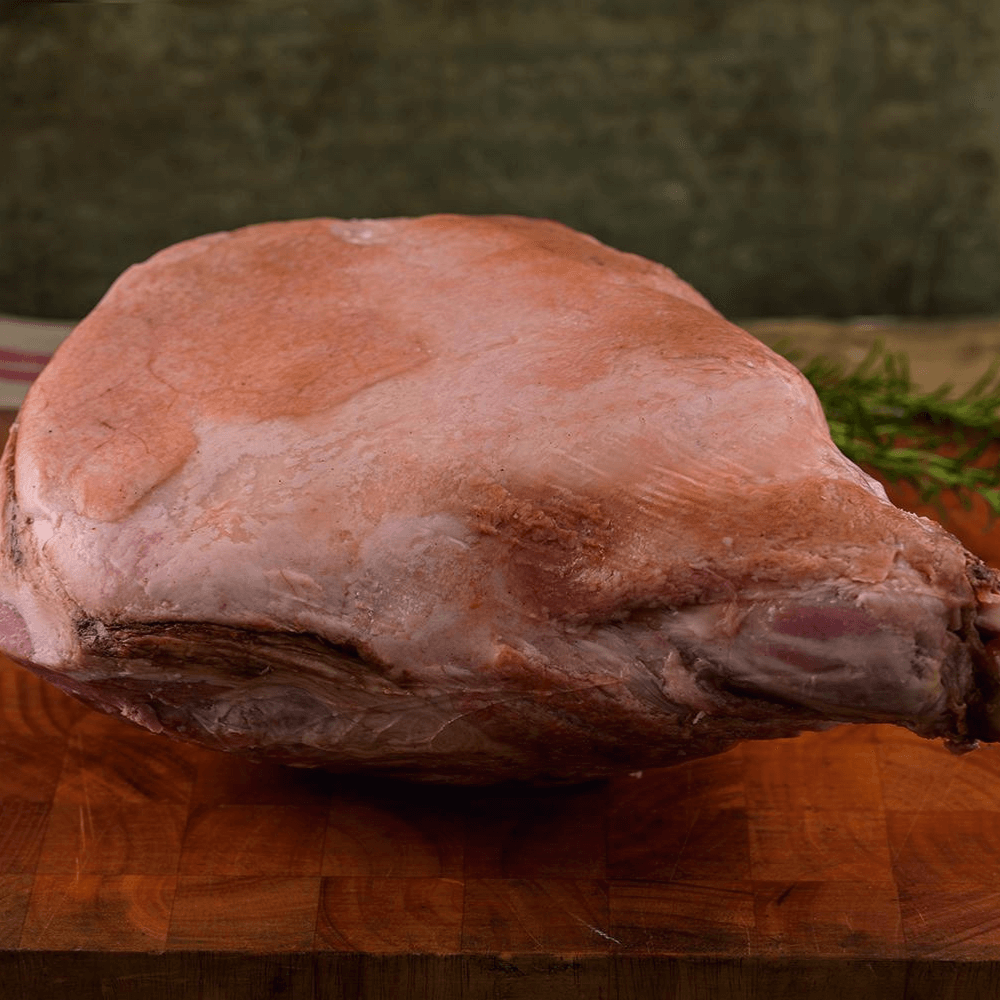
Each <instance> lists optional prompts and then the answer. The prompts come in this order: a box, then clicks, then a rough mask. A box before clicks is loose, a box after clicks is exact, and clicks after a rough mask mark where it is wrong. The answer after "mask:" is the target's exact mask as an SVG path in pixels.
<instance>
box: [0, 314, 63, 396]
mask: <svg viewBox="0 0 1000 1000" xmlns="http://www.w3.org/2000/svg"><path fill="white" fill-rule="evenodd" d="M74 326H75V323H73V322H72V321H71V320H44V319H22V318H20V317H18V316H4V315H0V409H3V410H16V409H18V408H19V407H20V405H21V403H23V402H24V397H25V394H26V393H27V391H28V386H30V385H31V383H32V382H33V381H34V380H35V378H36V377H37V376H38V373H39V372H40V371H41V370H42V369H43V368H44V367H45V365H46V362H48V360H49V358H50V357H51V356H52V352H53V351H54V350H55V349H56V348H57V347H58V346H59V345H60V344H61V343H62V342H63V341H64V340H65V339H66V338H67V337H68V336H69V333H70V331H71V330H72V329H73V327H74Z"/></svg>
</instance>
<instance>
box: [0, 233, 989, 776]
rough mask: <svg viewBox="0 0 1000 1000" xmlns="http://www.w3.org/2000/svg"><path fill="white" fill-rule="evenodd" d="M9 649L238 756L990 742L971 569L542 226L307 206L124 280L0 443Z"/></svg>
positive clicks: (595, 763) (532, 771) (612, 765)
mask: <svg viewBox="0 0 1000 1000" xmlns="http://www.w3.org/2000/svg"><path fill="white" fill-rule="evenodd" d="M3 465H4V474H3V487H2V488H3V491H4V495H3V503H2V510H3V519H4V524H3V529H4V530H3V539H4V543H3V550H2V552H0V559H2V561H3V566H2V573H0V576H2V582H0V644H2V646H3V648H4V649H5V650H6V651H7V652H8V654H9V655H11V656H13V657H14V658H15V659H17V660H18V661H19V662H21V663H22V664H24V665H25V666H27V667H29V668H30V669H32V670H35V671H36V672H37V673H39V674H41V675H42V676H43V677H45V678H47V679H48V680H50V681H52V682H53V683H55V684H57V685H59V686H60V687H61V688H63V689H64V690H66V691H69V692H70V693H72V694H74V695H75V696H77V697H79V698H81V699H83V700H84V701H86V702H88V703H90V704H92V705H94V706H96V707H98V708H100V709H102V710H105V711H109V712H115V713H119V714H121V715H122V716H123V717H125V718H127V719H130V720H132V721H133V722H136V723H138V724H140V725H143V726H145V727H147V728H148V729H151V730H153V731H154V732H163V733H166V734H167V735H171V736H175V737H178V738H181V739H188V740H192V741H195V742H199V743H202V744H205V745H208V746H212V747H216V748H219V749H224V750H234V751H238V752H241V753H245V754H248V755H251V756H259V757H263V756H270V757H273V758H277V759H279V760H285V761H288V762H290V763H296V764H304V765H319V766H324V767H328V768H330V769H332V770H343V771H350V770H363V769H367V770H370V771H372V772H378V773H384V774H391V775H396V776H402V777H407V778H414V779H424V780H449V781H464V782H489V781H498V780H506V779H524V780H534V781H572V780H578V779H584V778H590V777H595V776H601V775H606V774H611V773H614V772H616V771H621V770H635V769H638V768H643V767H651V766H655V765H659V764H669V763H671V762H674V761H677V760H679V759H683V758H690V757H694V756H699V755H705V754H710V753H716V752H720V751H722V750H724V749H726V748H727V747H729V746H731V745H733V744H734V743H735V742H738V741H740V740H743V739H753V738H769V737H777V736H788V735H793V734H794V733H796V732H800V731H802V730H806V729H819V728H824V727H826V726H829V725H831V724H836V723H839V722H865V721H890V722H897V723H899V724H901V725H905V726H907V727H909V728H911V729H913V730H914V731H916V732H918V733H920V734H922V735H924V736H928V737H943V738H945V739H946V740H947V741H948V742H949V744H950V745H952V746H954V747H956V748H958V749H966V748H969V747H971V746H973V745H975V741H976V740H977V739H993V738H995V733H996V727H995V719H996V717H997V715H998V712H997V709H996V702H997V668H996V659H995V656H994V655H993V651H992V644H991V643H992V636H993V634H994V632H995V631H1000V612H998V608H1000V586H998V580H997V576H996V574H995V573H994V571H992V570H990V569H988V568H987V567H985V566H984V565H983V564H982V563H980V562H979V561H978V560H976V559H975V558H974V557H972V556H971V555H970V554H969V553H967V552H965V551H964V550H963V548H962V547H961V545H960V544H959V543H958V542H957V541H956V540H955V539H954V538H953V537H952V536H950V535H949V534H947V533H946V532H945V531H944V530H943V529H941V528H940V527H938V526H937V525H935V524H933V523H932V522H930V521H927V520H925V519H922V518H919V517H917V516H915V515H912V514H908V513H905V512H903V511H900V510H898V509H896V508H895V507H893V506H892V505H891V504H890V503H889V502H888V501H887V499H886V497H885V494H884V492H883V491H882V489H881V487H880V486H879V485H878V484H877V483H876V482H874V481H873V480H872V479H870V478H869V477H867V476H866V475H865V474H864V473H863V472H862V471H861V470H860V469H858V468H857V467H856V466H854V465H853V464H852V463H851V462H849V461H848V460H847V459H846V458H845V457H844V456H843V455H842V454H841V453H840V452H839V451H838V450H837V449H836V448H835V447H834V445H833V443H832V442H831V440H830V436H829V433H828V430H827V426H826V423H825V420H824V417H823V413H822V410H821V408H820V405H819V402H818V400H817V399H816V396H815V394H814V393H813V391H812V389H811V387H810V386H809V385H808V383H807V382H806V380H805V379H804V378H803V377H802V376H801V375H800V374H799V372H798V371H796V369H795V368H794V367H793V366H791V365H790V364H789V363H787V362H786V361H785V360H783V359H782V358H780V357H779V356H777V355H776V354H774V353H773V352H772V351H770V350H769V349H768V348H767V347H765V346H764V345H763V344H761V343H760V342H758V341H757V340H755V339H754V338H753V337H751V336H750V335H749V334H747V333H746V332H744V331H742V330H740V329H738V328H737V327H735V326H733V325H732V324H730V323H728V322H727V321H726V320H725V319H724V318H723V317H722V316H721V315H719V313H718V312H716V311H715V310H714V309H713V308H712V306H711V305H710V304H709V303H708V302H707V301H706V300H705V299H704V298H703V297H702V296H701V295H699V294H698V293H697V292H696V291H695V290H694V289H692V288H691V287H690V286H689V285H687V284H685V283H684V282H683V281H682V280H680V279H679V278H678V277H677V276H676V275H675V274H674V273H673V272H672V271H670V270H669V269H667V268H665V267H662V266H660V265H658V264H654V263H652V262H651V261H648V260H644V259H642V258H640V257H637V256H634V255H631V254H626V253H621V252H619V251H616V250H613V249H611V248H609V247H606V246H604V245H603V244H601V243H599V242H598V241H597V240H595V239H593V238H592V237H589V236H585V235H583V234H581V233H577V232H575V231H573V230H571V229H568V228H567V227H565V226H562V225H560V224H558V223H555V222H550V221H543V220H531V219H522V218H517V217H491V218H470V217H461V216H447V215H442V216H431V217H427V218H419V219H376V220H352V221H343V220H335V219H313V220H308V221H298V222H283V223H271V224H267V225H259V226H251V227H248V228H246V229H241V230H237V231H235V232H232V233H216V234H213V235H210V236H204V237H201V238H199V239H194V240H189V241H187V242H184V243H180V244H178V245H176V246H173V247H170V248H168V249H166V250H164V251H162V252H161V253H158V254H156V255H155V256H154V257H152V258H151V259H150V260H148V261H146V262H145V263H143V264H139V265H137V266H135V267H132V268H130V269H129V270H128V271H126V272H125V273H124V274H123V275H122V276H121V277H120V278H119V279H118V280H117V281H116V282H115V284H114V285H113V286H112V287H111V289H110V290H109V291H108V293H107V294H106V295H105V297H104V299H103V300H102V301H101V302H100V303H99V304H98V306H97V307H96V308H95V309H94V310H93V312H92V313H91V314H90V315H89V316H88V317H87V318H86V319H85V320H84V321H83V322H82V323H81V324H80V325H79V326H78V327H77V329H76V330H75V331H74V332H73V334H72V335H71V337H70V338H69V339H68V340H67V341H66V342H65V344H64V345H63V346H62V347H61V348H60V349H59V351H58V352H57V353H56V356H55V357H54V358H53V360H52V362H51V364H50V365H49V366H48V367H47V369H46V370H45V371H44V372H43V373H42V375H41V377H40V378H39V379H38V381H37V382H36V383H35V385H34V386H33V387H32V390H31V392H30V393H29V396H28V398H27V400H26V402H25V404H24V407H23V409H22V411H21V414H20V415H19V418H18V422H17V424H16V425H15V428H14V430H13V431H12V433H11V436H10V440H9V441H8V445H7V449H6V451H5V453H4V457H3Z"/></svg>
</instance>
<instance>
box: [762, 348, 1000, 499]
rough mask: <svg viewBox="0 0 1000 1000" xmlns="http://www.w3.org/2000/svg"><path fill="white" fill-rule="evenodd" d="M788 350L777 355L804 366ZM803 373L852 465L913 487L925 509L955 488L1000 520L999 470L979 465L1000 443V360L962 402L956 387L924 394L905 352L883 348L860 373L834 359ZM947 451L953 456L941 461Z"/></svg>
mask: <svg viewBox="0 0 1000 1000" xmlns="http://www.w3.org/2000/svg"><path fill="white" fill-rule="evenodd" d="M785 346H786V345H785V344H782V345H779V346H778V350H779V351H780V352H781V353H782V354H784V355H785V357H786V358H788V359H789V360H790V361H792V362H793V363H796V364H799V362H800V361H801V358H800V357H797V355H796V352H795V351H794V350H792V349H790V350H785V349H784V347H785ZM799 368H800V369H801V371H802V373H803V374H804V375H805V376H806V378H807V379H809V381H810V382H811V383H812V385H813V388H815V390H816V394H817V395H818V396H819V398H820V402H821V403H822V404H823V410H824V411H825V413H826V418H827V422H828V423H829V425H830V434H831V436H832V437H833V440H834V443H835V444H836V445H837V447H838V448H840V450H841V451H842V452H843V453H844V454H845V455H846V456H847V457H848V458H850V459H851V460H852V461H853V462H855V463H857V464H858V465H862V466H867V467H868V468H869V469H873V470H875V471H876V472H877V473H878V474H879V475H881V476H883V477H885V478H886V479H887V480H889V481H890V482H897V481H899V480H904V481H906V482H908V483H910V484H911V485H912V486H913V487H914V488H915V489H916V490H917V492H918V494H919V496H920V499H921V500H922V501H923V502H924V503H939V502H940V496H941V493H942V491H943V490H952V491H954V492H955V493H956V495H957V496H958V497H959V498H960V500H961V502H962V503H963V504H964V505H965V506H966V508H968V507H969V506H971V500H972V496H973V495H976V494H978V495H979V496H981V497H982V498H983V499H984V500H985V501H986V503H987V504H988V505H989V508H990V511H991V512H992V514H993V515H994V516H1000V468H995V469H990V468H979V467H976V466H974V465H973V463H974V462H975V461H976V460H977V459H978V458H980V457H981V456H982V454H983V452H984V451H985V450H986V449H987V448H988V447H989V445H990V443H991V442H992V441H993V440H994V439H1000V377H998V372H1000V359H997V361H995V362H994V363H993V364H992V365H991V366H990V368H989V369H988V371H986V372H985V374H984V375H983V376H982V377H981V378H980V379H979V380H978V381H977V382H976V383H975V385H973V386H972V387H971V388H969V389H968V390H966V391H965V392H964V393H962V394H961V395H960V396H957V397H953V396H952V391H953V389H954V386H953V385H951V384H950V383H948V384H945V385H942V386H941V387H940V388H938V389H935V390H934V391H933V392H923V391H921V390H919V389H918V388H917V387H916V386H915V385H914V384H913V380H912V378H911V377H910V368H909V363H908V361H907V357H906V354H905V353H904V352H899V353H892V352H890V351H887V350H886V349H885V346H884V344H882V343H881V342H878V343H876V344H875V345H874V346H873V347H872V349H871V350H870V351H869V352H868V355H867V357H866V358H865V359H864V360H863V361H862V362H861V364H859V365H858V366H857V367H856V368H854V369H853V370H848V368H847V366H846V365H843V364H841V363H840V362H837V361H834V360H832V359H830V358H827V357H817V358H812V359H810V360H808V361H806V362H805V363H804V364H799ZM948 446H950V447H951V448H953V449H955V451H954V454H953V455H942V454H941V453H940V452H939V449H940V448H942V447H948Z"/></svg>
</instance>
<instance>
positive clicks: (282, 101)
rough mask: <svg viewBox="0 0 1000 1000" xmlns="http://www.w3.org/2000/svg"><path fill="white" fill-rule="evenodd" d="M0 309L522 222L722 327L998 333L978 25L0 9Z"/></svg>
mask: <svg viewBox="0 0 1000 1000" xmlns="http://www.w3.org/2000/svg"><path fill="white" fill-rule="evenodd" d="M2 14H3V17H2V19H0V312H2V311H5V312H13V313H19V314H24V315H39V316H51V317H75V316H79V315H82V314H83V313H84V312H86V311H87V310H88V309H89V308H90V307H91V306H92V305H93V304H94V303H95V301H96V300H97V299H98V298H99V296H100V295H101V294H102V292H103V291H104V289H105V288H106V287H107V285H108V284H109V283H110V282H111V281H112V280H113V279H114V277H115V276H116V275H117V274H118V273H119V272H120V271H121V270H123V269H124V268H125V267H127V266H128V265H129V264H130V263H132V262H134V261H136V260H138V259H141V258H144V257H146V256H148V255H149V254H151V253H153V252H154V251H155V250H157V249H158V248H160V247H162V246H164V245H166V244H169V243H172V242H174V241H176V240H179V239H183V238H185V237H189V236H193V235H196V234H199V233H203V232H208V231H212V230H217V229H224V228H231V227H234V226H240V225H244V224H247V223H252V222H258V221H264V220H269V219H277V218H289V217H300V216H310V215H332V216H347V217H354V216H380V215H401V214H403V215H414V214H422V213H427V212H438V211H451V212H471V213H488V212H516V213H522V214H526V215H540V216H549V217H553V218H557V219H560V220H562V221H564V222H567V223H569V224H570V225H573V226H576V227H578V228H581V229H584V230H587V231H589V232H592V233H594V234H595V235H597V236H598V237H600V238H601V239H603V240H605V241H607V242H609V243H611V244H613V245H615V246H618V247H621V248H624V249H628V250H633V251H636V252H638V253H642V254H645V255H647V256H649V257H653V258H655V259H657V260H661V261H663V262H665V263H668V264H670V265H671V266H673V267H674V268H675V269H676V270H677V271H679V272H680V273H681V274H682V275H683V276H684V277H686V278H687V279H689V280H690V281H692V282H693V283H694V284H695V285H696V286H697V287H698V288H700V289H701V290H702V291H704V292H705V293H706V294H707V295H708V296H709V297H710V298H711V299H712V300H713V301H714V302H715V303H716V304H717V305H718V306H719V307H720V308H722V309H723V310H724V311H725V312H727V313H728V314H730V315H732V316H736V317H745V316H754V315H758V316H759V315H795V314H812V315H828V316H850V315H858V314H886V313H896V314H911V315H934V314H937V315H943V314H955V313H995V312H998V311H1000V181H998V168H1000V93H998V90H1000V4H998V3H993V2H991V3H983V2H981V0H980V2H972V0H955V2H948V3H945V2H943V0H937V2H934V0H873V2H867V3H859V2H843V0H842V2H834V0H744V2H727V3H723V2H719V0H679V2H669V0H538V2H526V0H339V2H338V0H330V2H326V3H320V2H315V3H295V2H291V0H266V2H265V0H242V2H240V3H213V2H212V0H201V2H198V3H173V4H171V3H159V2H149V0H145V2H144V0H137V2H134V3H104V4H101V3H90V4H72V3H59V4H42V3H30V4H29V3H20V4H14V3H11V2H8V3H6V5H5V6H3V7H2Z"/></svg>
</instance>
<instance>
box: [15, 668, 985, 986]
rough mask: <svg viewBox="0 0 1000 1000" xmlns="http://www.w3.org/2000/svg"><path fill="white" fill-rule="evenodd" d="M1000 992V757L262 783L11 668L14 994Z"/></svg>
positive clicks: (792, 759) (828, 737)
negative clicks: (523, 783)
mask: <svg viewBox="0 0 1000 1000" xmlns="http://www.w3.org/2000/svg"><path fill="white" fill-rule="evenodd" d="M845 995H847V996H851V997H855V996H859V997H878V998H879V1000H902V998H917V1000H923V998H926V1000H931V998H933V1000H941V998H953V1000H967V998H973V997H982V998H984V1000H986V998H991V1000H994V998H996V997H998V996H1000V748H996V747H984V748H982V749H980V750H978V751H976V752H975V753H972V754H969V755H967V756H964V757H955V756H952V755H951V754H950V753H948V752H947V751H946V750H945V749H943V747H941V746H940V745H936V744H933V743H929V742H925V741H923V740H920V739H918V738H916V737H914V736H912V735H911V734H909V733H907V732H905V731H903V730H900V729H896V728H893V727H888V726H874V727H843V728H838V729H834V730H831V731H829V732H827V733H824V734H811V735H807V736H802V737H800V738H798V739H795V740H782V741H776V742H772V743H762V744H747V745H744V746H741V747H738V748H737V749H735V750H733V751H731V752H730V753H727V754H725V755H723V756H720V757H716V758H710V759H707V760H701V761H692V762H690V763H688V764H683V765H681V766H679V767H675V768H671V769H663V770H656V771H649V772H646V773H644V774H642V775H641V776H626V777H622V778H620V779H617V780H615V781H611V782H607V783H601V784H592V785H587V786H581V787H573V788H563V789H548V790H538V789H524V788H510V787H506V788H494V789H478V790H477V789H460V788H434V787H429V788H422V787H413V786H406V785H401V784H393V783H386V782H378V783H376V782H372V781H364V780H358V779H345V778H336V777H332V776H329V775H325V774H320V773H315V772H307V771H296V770H291V769H285V768H281V767H278V766H266V765H254V764H250V763H247V762H244V761H240V760H237V759H235V758H231V757H228V756H226V755H222V754H216V753H212V752H209V751H204V750H199V749H196V748H192V747H187V746H184V745H181V744H177V743H173V742H170V741H167V740H165V739H163V738H161V737H155V736H152V735H150V734H148V733H146V732H144V731H142V730H139V729H136V728H133V727H131V726H129V725H128V724H126V723H125V722H123V721H121V720H120V719H115V718H110V717H107V716H102V715H99V714H97V713H94V712H92V711H90V710H89V709H87V708H84V707H83V706H81V705H78V704H77V703H75V702H74V701H72V700H71V699H70V698H68V697H66V696H64V695H62V694H61V693H59V692H58V691H56V690H54V689H51V688H49V687H48V686H46V685H45V684H43V683H42V682H41V681H39V680H37V679H36V678H34V677H33V676H32V675H30V674H28V673H27V672H25V671H23V670H21V669H20V668H18V667H16V666H15V665H14V664H13V663H11V662H10V661H8V660H5V659H3V658H2V657H0V998H3V1000H6V998H8V997H9V998H18V1000H21V998H23V1000H35V998H43V997H44V998H48V997H53V998H63V997H72V998H73V1000H90V998H95V1000H97V998H101V1000H107V998H115V1000H132V998H135V1000H140V998H141V1000H167V998H169V1000H179V998H185V1000H186V998H198V1000H214V998H216V997H220V998H221V997H226V998H230V997H232V998H239V1000H254V998H257V997H272V996H280V997H282V998H286V1000H287V998H295V1000H299V998H309V1000H313V998H320V997H322V998H328V997H329V998H345V1000H346V998H348V997H349V998H354V1000H356V998H368V997H385V998H389V997H391V998H394V1000H396V998H399V1000H406V998H410V997H420V998H432V997H433V998H442V1000H444V998H453V997H470V998H471V997H474V998H480V997H482V998H487V997H505V998H521V997H523V998H546V1000H547V998H557V1000H558V998H562V997H566V998H569V997H574V998H602V1000H603V998H622V1000H624V998H632V997H635V998H642V997H657V998H663V997H670V998H672V1000H689V998H695V997H697V998H706V1000H707V998H712V1000H727V998H744V997H753V998H760V1000H765V998H767V1000H774V998H778V1000H780V998H785V997H787V998H789V1000H791V998H793V997H794V998H802V997H805V998H808V1000H827V998H829V1000H833V998H837V1000H842V998H843V997H844V996H845Z"/></svg>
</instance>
